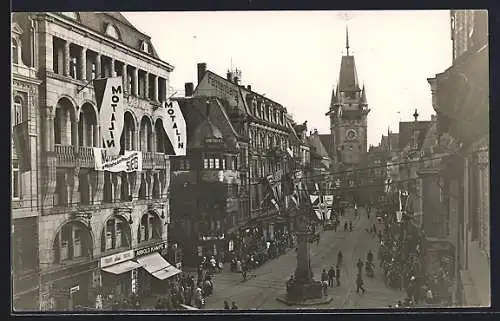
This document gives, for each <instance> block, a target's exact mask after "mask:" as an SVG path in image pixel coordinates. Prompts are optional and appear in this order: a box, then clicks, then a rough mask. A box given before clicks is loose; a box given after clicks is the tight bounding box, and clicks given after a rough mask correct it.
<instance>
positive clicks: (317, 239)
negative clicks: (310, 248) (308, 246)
mask: <svg viewBox="0 0 500 321" xmlns="http://www.w3.org/2000/svg"><path fill="white" fill-rule="evenodd" d="M319 238H320V236H319V232H318V234H316V246H319Z"/></svg>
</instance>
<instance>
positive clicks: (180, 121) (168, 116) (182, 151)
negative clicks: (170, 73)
mask: <svg viewBox="0 0 500 321" xmlns="http://www.w3.org/2000/svg"><path fill="white" fill-rule="evenodd" d="M155 114H156V116H157V117H160V118H161V119H162V123H163V129H164V130H165V133H167V136H168V139H169V140H170V143H171V144H172V147H173V148H174V154H175V156H186V147H187V135H186V121H185V119H184V116H183V115H182V112H181V108H180V107H179V103H178V102H177V101H175V100H169V101H167V102H165V103H164V104H163V106H162V107H160V108H158V109H156V110H155Z"/></svg>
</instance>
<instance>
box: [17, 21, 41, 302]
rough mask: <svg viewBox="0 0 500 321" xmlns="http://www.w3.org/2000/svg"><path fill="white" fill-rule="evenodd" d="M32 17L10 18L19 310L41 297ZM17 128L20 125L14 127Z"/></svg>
mask: <svg viewBox="0 0 500 321" xmlns="http://www.w3.org/2000/svg"><path fill="white" fill-rule="evenodd" d="M35 37H36V32H35V22H34V21H32V20H26V21H16V19H14V21H13V22H12V31H11V42H12V44H11V45H12V108H11V120H12V123H11V124H12V129H13V137H16V139H15V141H14V140H13V142H12V149H11V153H12V163H11V164H12V186H11V200H12V217H11V219H12V234H11V240H12V241H11V244H12V251H11V254H12V256H11V263H12V264H11V267H12V276H13V303H14V308H15V309H17V310H25V309H28V310H37V309H38V297H39V282H38V281H39V278H38V276H39V273H38V272H39V266H38V260H37V258H38V215H39V202H40V199H39V195H40V190H39V188H40V185H39V180H38V179H39V175H40V172H39V168H40V150H39V149H38V148H37V146H38V145H39V143H40V141H41V129H40V121H39V111H38V89H39V88H38V86H39V85H40V83H41V81H40V80H39V79H38V78H37V69H36V64H35V61H34V58H35V57H34V56H33V55H30V54H29V53H30V51H31V50H32V48H33V44H34V40H35ZM14 126H15V127H16V129H15V131H14Z"/></svg>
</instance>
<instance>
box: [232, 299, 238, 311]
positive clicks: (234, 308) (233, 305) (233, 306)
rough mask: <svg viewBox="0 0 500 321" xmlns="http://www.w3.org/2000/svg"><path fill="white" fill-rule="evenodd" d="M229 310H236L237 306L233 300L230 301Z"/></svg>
mask: <svg viewBox="0 0 500 321" xmlns="http://www.w3.org/2000/svg"><path fill="white" fill-rule="evenodd" d="M231 310H238V306H237V305H236V302H235V301H233V302H232V303H231Z"/></svg>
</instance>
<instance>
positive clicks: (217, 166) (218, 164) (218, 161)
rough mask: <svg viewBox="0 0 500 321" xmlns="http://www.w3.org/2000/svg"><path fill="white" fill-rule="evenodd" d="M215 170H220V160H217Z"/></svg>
mask: <svg viewBox="0 0 500 321" xmlns="http://www.w3.org/2000/svg"><path fill="white" fill-rule="evenodd" d="M214 168H215V169H219V168H220V160H219V159H218V158H216V159H215V166H214Z"/></svg>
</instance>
